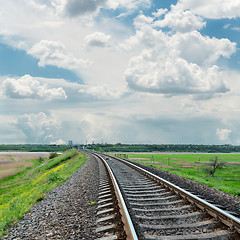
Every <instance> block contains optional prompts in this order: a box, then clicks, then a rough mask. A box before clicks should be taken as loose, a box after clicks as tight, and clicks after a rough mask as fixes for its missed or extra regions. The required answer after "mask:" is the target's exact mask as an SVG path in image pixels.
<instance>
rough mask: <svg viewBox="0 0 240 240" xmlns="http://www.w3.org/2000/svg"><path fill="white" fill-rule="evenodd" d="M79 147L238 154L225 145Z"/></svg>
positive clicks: (234, 148) (101, 149) (121, 150)
mask: <svg viewBox="0 0 240 240" xmlns="http://www.w3.org/2000/svg"><path fill="white" fill-rule="evenodd" d="M79 147H82V148H87V149H89V150H95V151H104V152H155V151H157V152H204V153H231V152H240V146H233V145H229V144H225V145H193V144H159V145H158V144H121V143H117V144H89V145H80V146H79Z"/></svg>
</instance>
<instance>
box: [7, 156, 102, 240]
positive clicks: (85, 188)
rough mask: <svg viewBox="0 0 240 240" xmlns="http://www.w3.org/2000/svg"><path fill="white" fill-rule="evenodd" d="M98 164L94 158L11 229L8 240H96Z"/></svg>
mask: <svg viewBox="0 0 240 240" xmlns="http://www.w3.org/2000/svg"><path fill="white" fill-rule="evenodd" d="M98 169H99V167H98V163H97V161H96V160H95V158H93V157H91V159H88V160H87V162H86V163H85V164H84V165H83V166H82V167H81V168H79V169H78V170H77V172H76V173H75V174H74V175H73V176H72V177H71V178H70V179H68V180H67V181H66V182H65V183H64V184H62V185H60V186H58V187H56V188H55V189H54V190H53V191H51V192H50V193H49V194H48V195H47V196H46V197H45V199H44V200H43V201H41V202H39V203H37V204H35V205H34V207H33V208H32V210H31V211H30V212H29V213H27V214H26V215H25V217H24V218H23V219H21V220H19V222H18V224H17V225H16V226H15V227H13V228H11V229H10V231H9V234H8V235H7V236H5V238H3V239H4V240H6V239H9V240H10V239H11V240H12V239H14V240H17V239H19V240H20V239H25V240H28V239H29V240H30V239H31V240H32V239H39V240H40V239H82V240H84V239H85V240H91V239H95V238H96V233H95V228H96V213H97V205H96V204H95V205H94V204H89V203H90V202H95V201H96V200H97V198H98V185H99V183H98V181H99V178H98V175H99V172H98Z"/></svg>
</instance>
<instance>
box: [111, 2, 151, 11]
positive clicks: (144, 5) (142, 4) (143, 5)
mask: <svg viewBox="0 0 240 240" xmlns="http://www.w3.org/2000/svg"><path fill="white" fill-rule="evenodd" d="M151 3H152V0H108V7H109V8H112V9H117V8H126V9H130V10H136V9H138V8H149V7H150V6H151Z"/></svg>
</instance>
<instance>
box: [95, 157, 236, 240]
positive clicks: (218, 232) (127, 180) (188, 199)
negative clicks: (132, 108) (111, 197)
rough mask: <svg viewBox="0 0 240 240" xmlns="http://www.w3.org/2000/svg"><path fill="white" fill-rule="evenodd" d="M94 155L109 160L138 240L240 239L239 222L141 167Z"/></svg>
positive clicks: (107, 161)
mask: <svg viewBox="0 0 240 240" xmlns="http://www.w3.org/2000/svg"><path fill="white" fill-rule="evenodd" d="M95 156H97V157H98V158H102V159H103V161H106V163H107V164H108V165H109V167H110V168H111V171H112V172H113V174H114V176H115V178H116V181H117V183H118V185H119V188H120V189H121V192H122V196H123V198H124V201H125V203H126V206H127V208H128V211H129V213H130V216H131V221H132V223H133V225H134V228H135V231H136V234H137V237H136V239H161V240H183V239H188V240H190V239H191V240H193V239H206V240H207V239H208V240H210V239H211V240H215V239H216V240H217V239H232V240H240V219H238V218H236V217H234V216H232V215H229V214H228V213H225V212H224V211H222V210H220V209H218V208H216V207H214V206H213V205H211V204H209V203H207V202H205V201H204V200H201V199H199V198H198V197H196V196H194V195H192V194H190V193H188V192H186V191H185V190H183V189H180V188H178V187H177V186H175V185H173V184H171V183H168V182H167V181H165V180H163V179H160V178H159V177H157V176H155V175H153V174H151V173H148V172H146V171H145V170H141V169H140V168H139V167H136V166H134V165H131V164H130V165H127V164H128V163H127V162H125V163H124V162H123V161H122V160H120V159H117V158H114V157H110V156H106V155H98V154H95ZM124 221H126V220H124ZM109 225H110V223H109ZM123 238H124V237H123V235H122V237H121V239H123ZM126 238H127V239H132V237H126ZM115 239H117V238H115Z"/></svg>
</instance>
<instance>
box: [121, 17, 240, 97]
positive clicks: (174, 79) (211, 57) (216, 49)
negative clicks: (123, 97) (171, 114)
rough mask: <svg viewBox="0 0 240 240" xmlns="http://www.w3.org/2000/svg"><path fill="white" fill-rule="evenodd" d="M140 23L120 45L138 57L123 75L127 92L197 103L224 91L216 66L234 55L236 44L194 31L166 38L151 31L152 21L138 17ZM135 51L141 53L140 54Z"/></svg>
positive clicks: (130, 62) (157, 31)
mask: <svg viewBox="0 0 240 240" xmlns="http://www.w3.org/2000/svg"><path fill="white" fill-rule="evenodd" d="M137 19H139V17H137ZM140 19H141V20H142V21H141V22H142V23H143V24H141V25H140V24H138V25H137V27H138V28H137V30H136V34H135V35H134V36H132V37H130V38H129V39H127V40H126V41H125V42H124V44H121V45H120V47H121V48H122V49H124V50H126V51H132V52H134V53H135V55H138V56H136V57H132V58H131V59H130V61H129V65H128V68H127V69H126V71H125V79H126V81H127V82H128V85H129V87H130V88H132V89H134V90H137V91H145V92H153V93H162V94H170V95H172V94H198V97H197V98H201V99H203V98H204V99H208V98H210V97H212V96H213V95H214V94H215V93H224V92H227V91H228V88H227V87H226V84H225V82H224V79H223V77H222V75H221V71H220V69H219V67H217V65H216V64H217V61H218V59H219V58H220V57H221V56H223V57H227V58H228V57H230V56H231V54H233V53H234V52H235V51H236V43H232V42H231V41H230V40H228V39H217V38H210V37H208V36H203V35H201V34H200V33H199V32H198V31H196V30H194V31H190V32H186V33H180V32H176V33H174V34H173V33H172V34H171V35H169V34H168V33H164V32H163V31H161V30H157V29H155V26H154V21H153V22H151V21H149V20H148V19H144V17H143V16H142V14H140ZM138 22H139V20H138ZM139 49H144V50H142V52H141V54H139V53H138V52H137V51H139ZM195 98H196V97H195Z"/></svg>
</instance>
